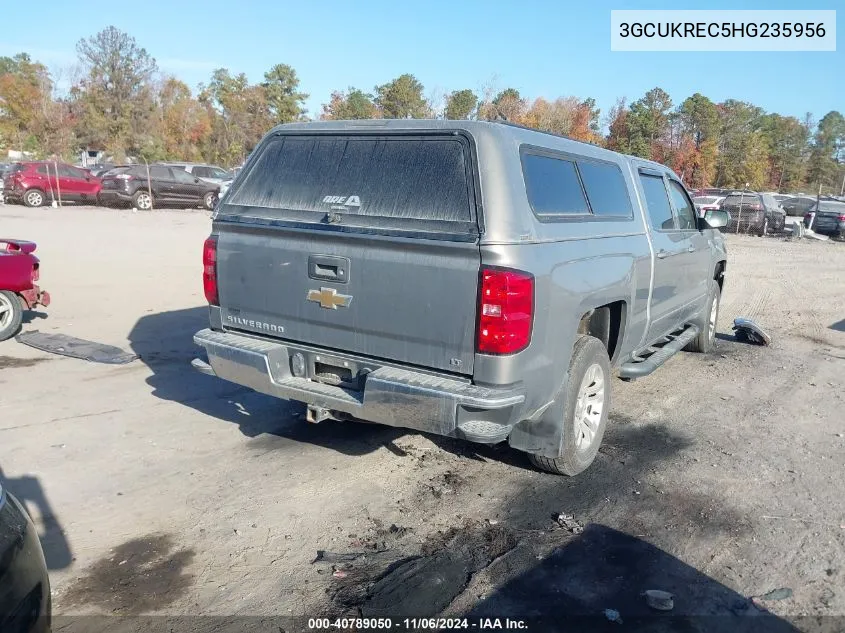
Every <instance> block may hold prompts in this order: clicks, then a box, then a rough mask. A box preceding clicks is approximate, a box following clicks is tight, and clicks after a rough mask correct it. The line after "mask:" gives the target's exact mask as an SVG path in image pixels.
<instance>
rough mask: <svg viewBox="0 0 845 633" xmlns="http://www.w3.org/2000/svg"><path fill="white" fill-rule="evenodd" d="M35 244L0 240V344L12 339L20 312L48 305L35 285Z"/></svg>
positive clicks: (48, 298) (37, 265) (18, 325)
mask: <svg viewBox="0 0 845 633" xmlns="http://www.w3.org/2000/svg"><path fill="white" fill-rule="evenodd" d="M35 248H36V246H35V243H34V242H27V241H26V240H11V239H9V240H7V239H3V238H0V341H5V340H6V339H7V338H11V337H12V336H14V335H15V334H16V333H17V331H18V329H19V328H20V326H21V319H22V318H23V311H24V310H32V309H33V308H35V307H36V306H39V305H42V306H48V305H50V295H49V294H47V293H46V292H44V291H43V290H41V288H39V287H38V285H37V284H36V283H35V282H36V281H38V277H39V266H40V264H39V261H38V258H37V257H36V256H35V255H33V254H32V253H33V252H35Z"/></svg>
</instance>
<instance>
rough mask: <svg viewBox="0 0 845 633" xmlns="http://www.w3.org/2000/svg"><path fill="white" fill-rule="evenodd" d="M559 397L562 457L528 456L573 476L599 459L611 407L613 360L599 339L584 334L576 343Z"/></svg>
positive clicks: (539, 464) (549, 468)
mask: <svg viewBox="0 0 845 633" xmlns="http://www.w3.org/2000/svg"><path fill="white" fill-rule="evenodd" d="M560 397H561V398H565V400H564V402H563V420H562V421H561V423H562V424H563V450H562V452H561V455H560V457H554V458H552V457H543V456H541V455H531V454H529V456H528V458H529V459H530V460H531V463H532V464H534V465H535V466H537V467H538V468H540V469H542V470H545V471H547V472H550V473H554V474H556V475H569V476H572V475H577V474H578V473H580V472H583V471H584V470H586V469H587V468H588V467H589V465H590V464H592V463H593V460H594V459H595V458H596V454H598V451H599V445H600V444H601V441H602V438H603V437H604V429H605V427H606V426H607V412H608V411H609V410H610V359H609V358H608V356H607V350H606V349H605V347H604V344H603V343H602V342H601V341H600V340H598V339H597V338H595V337H592V336H582V337H581V338H579V339H578V340H577V341H576V342H575V347H574V348H573V350H572V358H571V360H570V361H569V377H568V378H567V382H566V385H565V387H564V389H563V391H561V394H560Z"/></svg>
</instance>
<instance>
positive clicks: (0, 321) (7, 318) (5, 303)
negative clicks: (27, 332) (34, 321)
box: [0, 290, 23, 341]
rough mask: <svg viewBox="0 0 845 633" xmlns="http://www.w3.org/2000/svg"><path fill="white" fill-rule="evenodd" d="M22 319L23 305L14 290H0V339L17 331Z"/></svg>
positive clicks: (8, 336)
mask: <svg viewBox="0 0 845 633" xmlns="http://www.w3.org/2000/svg"><path fill="white" fill-rule="evenodd" d="M22 319H23V305H22V304H21V300H20V298H19V297H18V295H16V294H15V293H14V292H10V291H8V290H0V341H5V340H6V339H9V338H12V337H13V336H14V335H15V334H17V333H18V330H19V329H20V327H21V320H22Z"/></svg>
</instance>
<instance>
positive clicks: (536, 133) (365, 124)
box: [270, 119, 671, 171]
mask: <svg viewBox="0 0 845 633" xmlns="http://www.w3.org/2000/svg"><path fill="white" fill-rule="evenodd" d="M308 130H314V131H315V132H350V131H354V132H361V131H362V130H371V131H373V132H377V131H378V130H390V131H397V130H408V131H441V130H442V131H449V130H463V131H466V132H469V133H470V134H471V135H472V136H473V137H479V136H481V137H483V136H487V137H494V136H495V137H498V138H499V139H505V138H509V139H511V140H513V141H515V142H517V143H518V144H522V143H525V144H529V145H535V146H539V147H546V148H549V149H558V150H561V151H565V152H570V153H574V154H583V155H586V156H593V157H594V158H599V159H600V158H604V159H605V160H620V159H624V160H633V161H636V162H637V164H639V165H643V166H651V167H654V168H655V169H659V170H664V171H671V170H670V169H669V168H668V167H666V166H665V165H661V164H660V163H656V162H654V161H651V160H647V159H645V158H639V157H637V156H630V155H627V154H620V153H619V152H614V151H613V150H609V149H605V148H603V147H601V146H599V145H594V144H592V143H587V142H585V141H579V140H577V139H573V138H569V137H566V136H562V135H560V134H553V133H551V132H543V131H541V130H534V129H531V128H527V127H523V126H521V125H515V124H512V123H507V122H501V121H469V120H466V119H360V120H351V121H307V122H301V123H285V124H283V125H278V126H276V127H275V128H273V129H272V130H271V131H270V134H278V133H284V132H287V131H297V132H301V131H308Z"/></svg>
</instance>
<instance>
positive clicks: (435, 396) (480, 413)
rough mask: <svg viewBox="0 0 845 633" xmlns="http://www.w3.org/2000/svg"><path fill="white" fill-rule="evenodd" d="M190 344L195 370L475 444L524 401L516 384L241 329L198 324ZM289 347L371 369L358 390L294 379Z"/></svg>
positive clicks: (507, 425)
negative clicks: (487, 382)
mask: <svg viewBox="0 0 845 633" xmlns="http://www.w3.org/2000/svg"><path fill="white" fill-rule="evenodd" d="M194 342H195V343H196V344H197V345H200V346H202V347H204V348H205V350H206V352H207V354H208V364H206V363H205V362H203V361H200V360H197V361H194V363H193V366H194V368H195V369H197V370H199V371H201V372H203V373H213V374H214V375H216V376H218V377H220V378H223V379H225V380H229V381H231V382H234V383H237V384H239V385H243V386H245V387H249V388H251V389H254V390H255V391H258V392H261V393H264V394H267V395H270V396H275V397H277V398H285V399H288V400H296V401H298V402H304V403H306V404H308V405H310V406H312V407H317V408H320V409H325V410H327V411H331V412H341V413H345V414H348V415H350V416H353V417H356V418H360V419H362V420H369V421H371V422H377V423H379V424H385V425H388V426H395V427H402V428H409V429H415V430H418V431H425V432H429V433H435V434H438V435H445V436H450V437H461V438H464V439H468V440H471V441H476V442H482V443H495V442H501V441H503V440H505V439H506V438H507V436H508V435H509V434H510V430H511V429H512V428H513V426H514V425H515V424H516V423H517V422H518V421H519V419H520V417H521V414H522V408H523V407H522V405H523V403H524V401H525V395H524V393H522V392H521V391H520V390H517V389H493V388H488V387H479V386H476V385H473V384H471V383H469V382H465V381H462V380H459V379H455V378H449V377H443V376H436V375H432V374H428V373H424V372H420V371H416V370H412V369H406V368H401V367H397V366H387V365H379V364H378V363H373V362H370V361H369V360H366V359H360V358H354V357H351V356H348V355H340V354H334V353H331V352H319V351H315V350H314V349H312V348H307V347H301V346H294V345H288V344H286V343H281V342H275V341H267V340H264V339H260V338H254V337H251V336H245V335H243V334H235V333H231V332H217V331H214V330H209V329H205V330H201V331H199V332H197V333H196V334H195V335H194ZM297 353H299V354H302V355H303V357H304V358H306V359H307V360H306V362H310V360H311V359H313V358H316V360H318V361H320V362H330V363H335V364H340V365H342V364H343V363H350V364H352V365H353V366H354V365H361V366H363V365H367V366H368V368H371V369H372V371H370V372H369V373H367V374H366V375H365V376H364V377H363V379H362V380H361V381H360V383H359V384H360V390H352V389H345V388H342V387H338V386H335V385H329V384H326V383H323V382H318V381H316V380H311V379H309V378H304V377H303V378H299V377H296V376H294V375H293V373H292V370H291V357H292V356H293V355H294V354H297ZM315 355H316V356H315ZM321 357H322V358H321ZM347 359H348V360H347Z"/></svg>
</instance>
